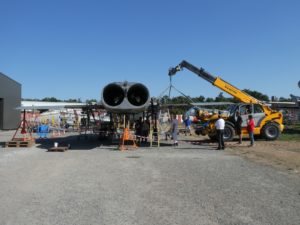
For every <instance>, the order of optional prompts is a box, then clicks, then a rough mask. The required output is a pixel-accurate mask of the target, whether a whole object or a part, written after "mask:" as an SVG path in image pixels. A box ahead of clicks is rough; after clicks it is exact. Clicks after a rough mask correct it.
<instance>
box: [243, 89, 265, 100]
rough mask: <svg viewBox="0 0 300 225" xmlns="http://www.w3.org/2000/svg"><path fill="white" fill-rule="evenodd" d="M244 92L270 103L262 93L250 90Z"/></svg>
mask: <svg viewBox="0 0 300 225" xmlns="http://www.w3.org/2000/svg"><path fill="white" fill-rule="evenodd" d="M243 91H244V92H246V93H247V94H249V95H251V96H252V97H254V98H256V99H258V100H260V101H266V102H268V101H270V99H269V97H268V96H267V95H265V94H263V93H261V92H258V91H252V90H250V89H244V90H243Z"/></svg>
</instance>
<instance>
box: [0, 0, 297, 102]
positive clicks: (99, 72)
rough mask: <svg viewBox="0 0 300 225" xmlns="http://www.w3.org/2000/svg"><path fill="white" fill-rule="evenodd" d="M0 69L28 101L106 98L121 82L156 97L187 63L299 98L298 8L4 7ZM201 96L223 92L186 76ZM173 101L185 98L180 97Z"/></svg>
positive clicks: (60, 2) (139, 3)
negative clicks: (110, 88) (173, 73)
mask: <svg viewBox="0 0 300 225" xmlns="http://www.w3.org/2000/svg"><path fill="white" fill-rule="evenodd" d="M0 8H1V14H0V27H1V35H0V53H1V54H0V71H1V72H2V73H4V74H6V75H8V76H10V77H11V78H13V79H15V80H16V81H18V82H20V83H21V84H22V97H23V98H44V97H52V96H53V97H56V98H60V99H69V98H76V99H77V98H81V99H82V100H85V99H91V98H96V99H100V93H101V90H102V88H103V87H104V86H105V85H106V84H108V83H110V82H116V81H124V80H127V81H133V82H142V83H144V84H145V85H146V86H148V88H149V90H150V92H151V95H152V96H158V95H160V94H161V93H162V91H163V90H165V89H166V88H167V87H168V86H169V77H168V75H167V73H168V69H169V67H171V66H175V65H177V64H178V63H180V62H181V61H182V60H183V59H185V60H187V61H189V62H191V63H192V64H194V65H196V66H198V67H203V68H205V69H206V70H207V71H209V72H210V73H212V74H214V75H216V76H220V77H222V78H223V79H224V80H226V81H228V82H230V83H231V84H233V85H235V86H237V87H239V88H241V89H244V88H247V89H251V90H256V91H260V92H262V93H264V94H267V95H269V96H272V95H275V96H278V97H280V96H283V97H289V95H290V94H295V95H300V89H299V88H298V86H297V83H298V81H299V80H300V13H299V11H300V1H297V0H285V1H284V0H282V1H277V0H251V1H250V0H249V1H246V0H239V1H238V0H236V1H233V0H232V1H231V0H227V1H223V0H185V1H178V0H160V1H159V0H110V1H101V0H26V1H25V0H0ZM172 81H173V85H174V86H175V87H176V88H177V89H179V90H180V91H182V92H183V93H185V94H186V95H190V96H192V97H196V96H200V95H204V96H206V97H215V96H216V95H218V93H220V92H221V91H220V90H219V89H218V88H216V87H213V86H211V85H210V84H209V83H208V82H206V81H205V80H203V79H201V78H198V77H197V76H196V75H195V74H193V73H191V72H189V71H187V70H185V71H183V72H181V73H178V74H177V75H176V76H175V77H173V80H172ZM172 94H173V95H179V94H178V93H177V92H176V91H173V92H172Z"/></svg>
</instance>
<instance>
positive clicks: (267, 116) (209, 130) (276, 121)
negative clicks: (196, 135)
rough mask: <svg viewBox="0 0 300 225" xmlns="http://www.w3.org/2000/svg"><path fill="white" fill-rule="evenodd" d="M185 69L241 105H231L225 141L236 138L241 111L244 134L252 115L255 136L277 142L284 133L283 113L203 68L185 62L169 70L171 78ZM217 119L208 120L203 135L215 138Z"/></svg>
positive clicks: (213, 117)
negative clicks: (249, 116) (236, 123)
mask: <svg viewBox="0 0 300 225" xmlns="http://www.w3.org/2000/svg"><path fill="white" fill-rule="evenodd" d="M183 68H187V69H188V70H190V71H192V72H193V73H195V74H197V75H198V76H199V77H201V78H203V79H204V80H206V81H208V82H209V83H211V84H212V85H214V86H216V87H218V88H220V89H221V90H223V91H225V92H226V93H228V94H230V95H231V96H233V97H234V98H236V99H237V100H239V101H240V102H241V103H239V104H234V105H231V106H230V108H229V116H227V117H226V118H225V119H226V126H225V131H224V139H225V140H226V141H230V140H232V139H233V137H234V134H235V132H234V130H235V129H234V127H235V122H236V112H237V111H239V112H240V113H241V115H242V118H243V124H242V127H243V130H242V132H243V134H246V133H247V129H246V124H247V123H246V121H247V118H248V115H249V114H252V116H253V118H254V121H255V129H254V134H255V135H259V136H261V137H264V138H266V139H268V140H275V139H277V138H278V136H279V134H280V133H281V132H282V131H283V128H284V126H283V116H282V113H281V112H278V111H275V110H272V109H271V108H270V107H269V106H268V105H267V104H265V103H264V102H262V101H260V100H258V99H256V98H254V97H252V96H251V95H249V94H247V93H246V92H244V91H242V90H240V89H238V88H236V87H235V86H233V85H231V84H230V83H228V82H226V81H224V80H222V79H221V78H220V77H215V76H213V75H211V74H210V73H208V72H206V71H205V70H204V69H203V68H197V67H196V66H194V65H192V64H190V63H189V62H187V61H185V60H183V61H182V62H181V63H180V64H178V65H177V66H176V67H173V68H171V69H169V76H173V75H175V74H176V73H177V72H178V71H181V70H182V69H183ZM216 119H217V116H216V115H213V116H211V117H210V118H208V119H206V121H209V124H208V126H206V127H205V128H204V129H203V130H202V132H201V133H202V134H203V135H208V136H210V137H211V138H215V128H214V123H215V120H216Z"/></svg>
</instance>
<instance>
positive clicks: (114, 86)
mask: <svg viewBox="0 0 300 225" xmlns="http://www.w3.org/2000/svg"><path fill="white" fill-rule="evenodd" d="M101 101H102V104H103V106H104V107H105V108H106V109H107V110H108V111H111V112H120V113H127V112H128V113H132V112H141V111H143V110H145V109H146V108H147V107H148V106H149V102H150V95H149V91H148V88H147V87H146V86H145V85H143V84H141V83H130V82H126V81H125V82H115V83H110V84H108V85H106V86H105V87H104V88H103V90H102V94H101Z"/></svg>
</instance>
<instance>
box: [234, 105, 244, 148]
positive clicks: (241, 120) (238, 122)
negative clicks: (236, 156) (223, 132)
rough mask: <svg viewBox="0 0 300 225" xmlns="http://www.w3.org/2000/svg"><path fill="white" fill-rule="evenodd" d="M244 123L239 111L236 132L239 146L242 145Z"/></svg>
mask: <svg viewBox="0 0 300 225" xmlns="http://www.w3.org/2000/svg"><path fill="white" fill-rule="evenodd" d="M242 123H243V119H242V116H241V113H240V112H239V111H237V112H236V122H235V131H236V134H237V135H238V136H239V142H238V143H239V144H242Z"/></svg>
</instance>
